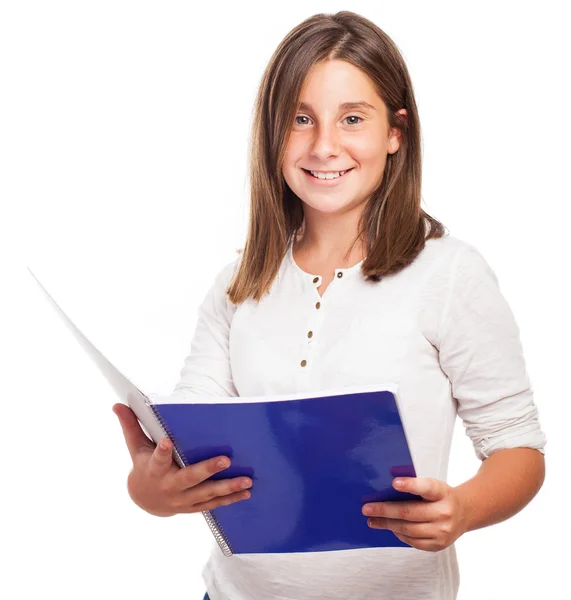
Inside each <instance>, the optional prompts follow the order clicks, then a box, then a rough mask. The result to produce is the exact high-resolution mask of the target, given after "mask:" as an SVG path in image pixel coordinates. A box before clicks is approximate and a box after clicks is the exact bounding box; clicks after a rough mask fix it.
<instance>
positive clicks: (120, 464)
mask: <svg viewBox="0 0 571 600" xmlns="http://www.w3.org/2000/svg"><path fill="white" fill-rule="evenodd" d="M564 5H565V3H563V2H557V1H551V2H545V1H544V2H541V3H520V2H500V3H494V4H492V3H491V2H478V3H458V2H454V3H452V2H450V3H444V2H434V1H432V2H429V3H426V2H384V1H377V2H374V3H369V2H357V1H352V2H351V3H347V2H345V3H339V2H312V1H307V0H304V1H303V2H291V1H290V2H287V3H284V4H279V3H269V2H235V3H234V2H232V3H230V2H228V3H225V4H223V3H205V4H204V5H196V4H194V3H191V2H180V1H179V2H174V1H173V2H142V1H138V2H127V1H118V0H113V1H103V0H99V1H98V2H87V1H83V2H77V1H73V2H72V1H70V2H56V1H52V2H35V3H31V2H25V1H19V2H15V1H13V2H5V3H4V4H3V5H2V9H1V11H0V60H1V72H0V85H1V87H2V91H1V93H0V102H1V103H2V108H1V110H0V119H1V130H0V145H1V156H0V165H1V166H0V169H1V177H0V185H1V190H0V191H1V195H0V199H1V202H2V205H1V218H0V228H1V230H0V232H1V234H2V235H1V236H0V237H1V244H2V248H1V252H0V260H1V261H2V290H3V291H2V293H1V295H0V302H2V310H1V311H0V315H1V319H2V321H1V323H0V324H1V335H0V339H1V352H2V355H1V356H0V359H1V362H0V365H1V367H0V368H1V369H2V371H1V374H0V377H1V385H2V397H3V414H2V421H1V424H2V425H1V427H2V434H3V442H4V444H3V448H2V452H1V453H0V456H1V457H2V474H3V477H2V484H1V485H2V488H3V490H4V492H2V496H1V501H2V510H1V511H0V513H1V518H2V523H1V531H2V534H1V535H2V546H3V548H4V551H5V552H7V553H8V561H6V559H5V558H4V560H3V561H2V567H1V568H2V570H5V572H4V573H3V574H2V576H1V577H0V586H2V587H4V586H5V587H6V589H7V590H10V591H9V592H8V593H6V590H0V591H4V593H2V596H4V597H6V598H8V597H9V598H12V599H16V598H26V599H28V598H30V599H31V598H44V597H49V598H52V597H58V598H61V599H72V598H73V599H76V598H82V599H91V598H93V599H96V598H97V599H99V598H105V597H108V598H139V597H142V596H143V595H144V596H145V597H163V598H167V597H169V596H170V597H178V598H188V599H189V600H194V599H197V600H198V599H201V598H202V595H203V593H204V586H203V583H202V581H201V577H200V572H201V569H202V566H203V564H204V562H205V561H206V559H207V556H208V553H209V551H210V548H211V543H212V539H211V534H210V532H209V530H208V529H207V527H206V524H205V523H204V522H203V520H202V516H201V515H179V516H177V517H174V518H171V519H160V518H156V517H152V516H150V515H148V514H147V513H145V512H143V511H141V510H140V509H138V508H137V507H136V506H135V505H134V504H133V503H132V502H131V501H130V499H129V497H128V495H127V491H126V479H127V474H128V472H129V470H130V466H131V463H130V458H129V455H128V452H127V449H126V446H125V444H124V440H123V436H122V432H121V429H120V426H119V422H118V420H117V418H116V417H115V415H114V414H113V413H112V412H111V407H112V405H113V404H114V403H115V402H116V401H117V398H116V397H115V396H114V394H113V392H112V390H111V388H110V387H109V386H108V384H107V382H106V381H105V380H104V379H103V377H102V376H101V375H100V374H99V372H98V371H97V369H96V368H95V366H94V365H93V364H92V363H91V362H90V360H89V358H88V357H87V355H86V354H85V353H84V352H83V350H82V349H81V348H80V346H78V345H77V343H76V341H75V340H74V339H73V337H72V336H71V335H70V333H69V332H68V331H67V330H66V329H65V328H64V327H63V325H62V323H61V322H60V321H59V319H58V317H57V316H56V314H55V312H54V311H53V310H52V308H51V307H50V306H49V305H48V303H47V302H46V300H45V298H44V297H43V296H42V294H41V291H40V288H39V287H38V286H37V284H36V283H35V281H34V280H33V278H32V277H31V275H30V274H29V272H28V271H27V269H26V267H27V266H28V267H30V268H31V269H32V270H33V271H34V273H35V274H36V275H37V276H38V278H39V279H40V281H42V283H43V284H44V285H45V286H46V288H47V289H48V291H49V292H50V293H51V294H52V296H54V298H55V299H56V301H58V303H59V304H60V306H61V307H62V308H63V309H64V310H65V311H66V312H67V313H68V315H69V316H70V317H71V318H72V320H74V322H75V323H76V324H77V325H78V326H79V328H80V329H81V330H82V331H83V332H84V333H85V334H86V335H87V336H88V337H89V338H90V339H91V340H92V341H93V343H94V344H95V345H96V346H97V347H98V348H99V349H100V350H101V351H102V352H103V353H104V354H106V355H107V357H108V358H109V359H110V360H111V361H112V362H113V363H114V364H115V365H116V366H117V367H118V368H119V369H120V370H121V371H122V372H123V373H124V374H125V375H127V377H129V378H130V379H131V380H132V381H133V382H135V383H136V385H138V386H139V387H140V388H141V389H143V390H144V391H146V392H149V393H150V392H155V393H170V391H171V390H172V389H173V387H174V385H175V384H176V382H177V380H178V376H179V372H180V369H181V368H182V365H183V361H184V358H185V356H186V354H187V352H188V350H189V348H190V339H191V336H192V333H193V331H194V327H195V324H196V319H197V313H196V309H197V306H198V304H199V303H200V301H201V300H202V298H203V296H204V294H205V293H206V291H207V289H208V287H209V286H210V285H211V283H212V282H213V280H214V277H215V275H216V273H217V272H218V271H219V270H220V269H221V268H222V266H224V265H225V264H227V263H228V262H230V261H231V260H233V259H234V258H235V257H236V254H235V249H236V248H239V247H241V246H242V244H243V242H244V236H245V233H246V226H247V215H248V210H249V206H248V176H247V162H246V161H247V143H248V136H249V131H250V119H251V111H252V106H253V101H254V97H255V93H256V89H257V86H258V84H259V81H260V77H261V75H262V71H263V69H264V67H265V65H266V63H267V61H268V60H269V58H270V56H271V54H272V52H273V51H274V49H275V47H276V46H277V45H278V44H279V42H280V41H281V39H282V38H283V37H284V36H285V35H286V34H287V33H288V32H289V31H290V30H291V29H292V28H293V27H294V26H296V25H297V24H298V23H299V22H301V21H302V20H303V19H305V18H306V17H308V16H310V15H312V14H314V13H317V12H336V11H338V10H344V9H348V8H350V9H351V10H353V11H355V12H358V13H360V14H362V15H363V16H365V17H367V18H369V19H371V20H372V21H373V22H375V23H376V24H377V25H378V26H380V27H381V28H382V29H383V30H384V31H385V32H386V33H388V35H389V36H390V37H391V38H392V39H393V40H394V41H395V43H396V44H397V45H398V47H399V48H400V50H401V51H402V53H403V55H404V57H405V60H406V63H407V66H408V68H409V70H410V74H411V77H412V81H413V84H414V88H415V93H416V100H417V103H418V106H419V111H420V120H421V125H422V132H423V150H424V161H423V208H425V210H427V211H428V212H429V213H430V214H432V215H433V216H435V217H436V218H438V219H439V220H441V221H442V222H443V223H444V224H445V225H446V226H447V228H448V230H449V231H450V233H451V234H452V235H455V236H457V237H460V238H462V239H464V240H466V241H468V242H470V243H473V244H475V245H476V246H477V247H478V248H479V249H480V250H481V252H482V253H483V254H484V256H485V257H486V258H487V260H488V262H489V263H490V265H491V266H492V268H493V269H494V270H495V272H496V274H497V276H498V278H499V281H500V286H501V290H502V292H503V293H504V295H505V297H506V298H507V300H508V302H509V303H510V306H511V307H512V310H513V312H514V314H515V317H516V320H517V322H518V325H519V326H520V330H521V339H522V343H523V345H524V350H525V354H526V359H527V365H528V371H529V374H530V377H531V380H532V384H533V387H534V390H535V394H536V396H535V397H536V403H537V406H538V409H539V414H540V420H541V423H542V426H543V428H544V430H545V432H546V434H547V437H548V445H547V448H546V450H547V456H546V460H547V478H546V482H545V484H544V486H543V488H542V490H541V491H540V493H539V494H538V496H536V498H535V499H534V500H533V501H532V502H531V504H529V505H528V507H527V508H525V509H524V510H523V511H522V512H521V513H519V514H518V515H516V516H515V517H513V518H511V519H509V520H508V521H506V522H504V523H501V524H499V525H496V526H492V527H488V528H484V529H481V530H478V531H474V532H470V533H468V534H466V535H465V536H463V537H462V538H460V539H459V540H458V542H457V551H458V556H459V562H460V569H461V587H460V594H459V598H460V600H472V599H474V600H476V599H477V600H492V599H494V600H496V599H498V600H499V599H506V598H508V599H509V598H517V599H518V600H524V599H528V598H529V599H531V598H534V599H535V598H537V597H545V594H546V586H549V588H550V589H552V590H556V591H555V592H554V594H555V595H554V596H553V597H557V598H563V597H569V595H568V594H569V583H568V581H569V578H568V573H567V571H568V568H569V565H570V564H571V543H570V533H571V531H570V527H569V517H568V505H569V497H570V494H571V486H570V483H569V474H570V473H571V450H570V447H569V432H568V423H569V420H570V418H571V408H570V397H569V396H570V395H569V386H568V383H567V381H568V378H567V374H568V372H569V368H570V365H569V359H570V352H569V345H568V340H569V337H570V335H571V327H570V319H569V309H568V307H569V306H570V305H571V297H570V293H569V287H568V285H567V283H568V282H567V279H568V277H569V273H570V270H569V258H570V252H569V246H568V241H567V239H568V231H569V223H570V217H571V212H570V210H569V203H570V193H569V185H568V178H566V177H565V173H566V172H567V173H568V167H569V159H570V153H569V138H570V134H571V127H570V116H569V114H570V113H569V106H570V105H571V97H570V93H569V77H568V70H567V67H568V57H569V51H570V48H569V42H568V41H565V39H566V36H567V34H568V31H567V25H568V23H567V21H566V20H565V19H564V16H563V14H562V10H563V7H564ZM567 40H568V37H567ZM566 57H567V58H566ZM478 466H479V461H478V460H477V459H476V457H475V455H474V452H473V449H472V445H471V443H470V440H469V439H468V438H467V437H466V436H465V434H464V431H463V429H462V427H461V425H460V424H458V428H457V430H456V432H455V437H454V442H453V446H452V453H451V462H450V472H449V480H448V483H450V484H451V485H456V484H459V483H461V482H462V481H465V480H466V479H468V478H470V477H471V476H472V475H474V474H475V472H476V470H477V468H478ZM276 518H279V515H276ZM570 595H571V594H570ZM256 600H258V599H256Z"/></svg>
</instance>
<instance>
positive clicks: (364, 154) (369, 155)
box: [351, 136, 387, 167]
mask: <svg viewBox="0 0 571 600" xmlns="http://www.w3.org/2000/svg"><path fill="white" fill-rule="evenodd" d="M351 154H352V156H353V158H354V159H355V160H356V161H358V162H359V163H360V164H361V166H363V167H368V166H371V165H376V166H379V164H380V162H382V163H383V164H384V161H385V158H386V154H387V145H386V144H384V143H383V142H381V141H380V140H379V139H378V138H377V137H375V136H370V137H369V136H366V137H364V138H362V139H360V140H358V141H357V140H355V143H354V144H352V145H351Z"/></svg>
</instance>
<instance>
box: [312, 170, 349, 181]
mask: <svg viewBox="0 0 571 600" xmlns="http://www.w3.org/2000/svg"><path fill="white" fill-rule="evenodd" d="M354 168H355V167H351V168H350V169H345V170H344V171H343V170H341V171H332V172H335V173H341V172H342V171H343V175H338V176H337V177H332V178H330V179H325V180H324V179H323V178H320V177H315V175H313V174H312V173H311V171H310V170H309V169H304V168H303V167H301V170H302V171H305V172H306V173H307V174H308V175H309V176H310V177H313V178H315V179H321V180H322V181H331V180H332V179H341V177H345V175H347V173H350V172H351V171H352V170H353V169H354Z"/></svg>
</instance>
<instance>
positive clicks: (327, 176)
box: [310, 171, 347, 179]
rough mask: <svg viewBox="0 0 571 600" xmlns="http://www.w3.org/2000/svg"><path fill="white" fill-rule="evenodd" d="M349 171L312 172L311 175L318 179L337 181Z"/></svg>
mask: <svg viewBox="0 0 571 600" xmlns="http://www.w3.org/2000/svg"><path fill="white" fill-rule="evenodd" d="M346 172H347V171H333V172H331V173H318V172H317V171H310V173H311V174H312V175H313V176H314V177H317V179H335V178H336V177H341V175H343V174H345V173H346Z"/></svg>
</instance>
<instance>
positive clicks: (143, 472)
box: [113, 404, 252, 517]
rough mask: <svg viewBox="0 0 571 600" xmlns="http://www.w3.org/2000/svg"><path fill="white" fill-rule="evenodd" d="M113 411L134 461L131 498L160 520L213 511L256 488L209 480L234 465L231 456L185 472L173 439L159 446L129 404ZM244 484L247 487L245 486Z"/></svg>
mask: <svg viewBox="0 0 571 600" xmlns="http://www.w3.org/2000/svg"><path fill="white" fill-rule="evenodd" d="M113 412H114V413H115V414H116V415H117V417H118V418H119V422H120V423H121V427H122V428H123V435H124V436H125V442H126V443H127V448H128V449H129V453H130V455H131V459H132V460H133V469H132V471H131V472H130V473H129V477H128V479H127V489H128V491H129V496H130V497H131V499H132V500H133V502H135V504H136V505H137V506H139V507H140V508H142V509H143V510H145V511H147V512H148V513H150V514H152V515H156V516H159V517H171V516H173V515H176V514H178V513H195V512H201V511H203V510H212V509H213V508H217V507H218V506H226V505H228V504H232V503H233V502H238V501H239V500H245V499H247V498H249V497H250V492H248V491H244V489H245V487H246V488H249V487H251V485H252V480H251V479H250V478H248V477H235V478H233V479H220V480H218V481H206V480H207V479H208V478H209V477H211V476H212V475H213V474H214V473H218V472H220V471H223V470H224V469H227V468H228V467H229V466H230V459H229V458H228V457H226V456H216V457H214V458H209V459H207V460H203V461H201V462H198V463H196V464H193V465H188V466H186V467H184V468H182V469H181V468H180V467H178V465H177V464H176V463H174V462H173V459H172V449H173V445H172V442H171V441H170V440H169V438H164V439H162V440H160V442H159V444H157V445H155V444H154V443H153V442H152V441H151V440H150V439H149V438H148V437H147V436H146V435H145V433H144V431H143V430H142V429H141V426H140V425H139V421H138V420H137V417H136V416H135V413H134V412H133V411H132V410H131V409H130V408H129V407H128V406H126V405H125V404H115V405H114V406H113ZM221 459H223V460H224V461H225V464H224V466H220V465H219V464H218V461H219V460H221ZM242 483H245V484H247V485H246V486H245V487H244V486H242V485H241V484H242Z"/></svg>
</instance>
